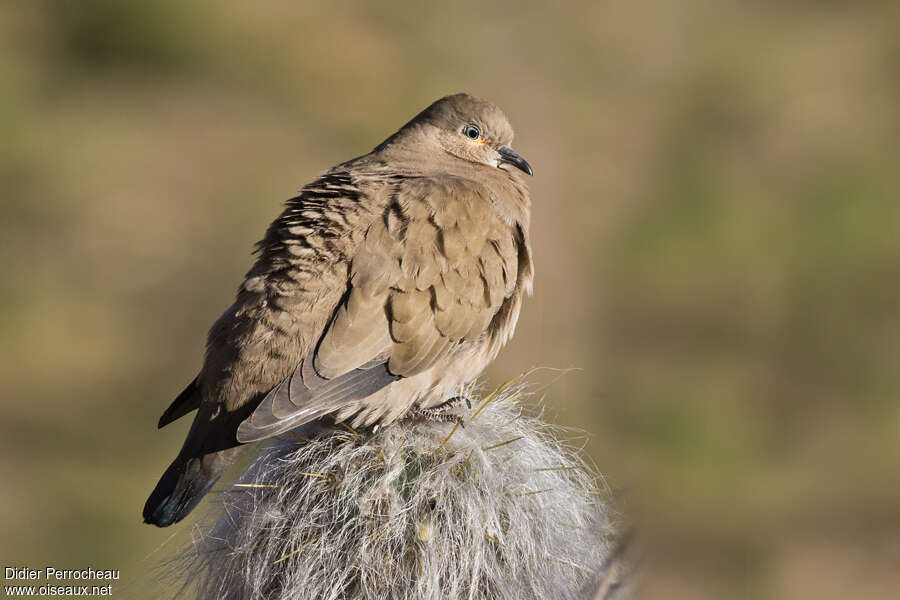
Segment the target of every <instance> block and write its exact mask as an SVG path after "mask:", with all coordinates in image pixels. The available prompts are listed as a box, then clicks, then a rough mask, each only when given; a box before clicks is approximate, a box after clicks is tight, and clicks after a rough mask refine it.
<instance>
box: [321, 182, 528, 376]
mask: <svg viewBox="0 0 900 600" xmlns="http://www.w3.org/2000/svg"><path fill="white" fill-rule="evenodd" d="M517 270H518V249H517V243H516V239H515V234H514V231H513V228H511V227H510V226H509V225H507V224H506V223H505V222H503V221H502V220H501V219H500V217H499V216H497V214H496V212H495V211H494V210H493V208H492V204H491V198H490V194H489V192H488V190H486V189H485V188H483V187H482V186H479V185H477V184H475V183H474V182H470V181H467V180H464V179H460V178H451V177H445V178H441V179H434V178H418V179H409V180H405V181H404V182H403V183H402V184H401V185H399V186H398V188H397V189H396V191H395V194H394V196H393V198H392V201H391V202H390V203H388V205H387V207H386V208H385V211H384V213H383V215H382V216H381V218H379V219H377V220H375V221H374V222H373V223H372V224H371V226H370V227H369V230H368V231H367V232H366V236H365V240H364V241H363V243H362V245H361V246H360V248H359V250H358V252H357V254H356V255H355V256H354V258H353V261H352V264H351V269H350V288H349V290H348V293H347V297H346V300H345V301H344V302H343V303H342V305H341V306H340V308H339V310H338V311H337V313H336V314H335V317H334V319H333V320H332V322H331V324H330V325H329V327H328V329H327V330H326V332H325V335H324V336H323V337H322V340H321V342H320V344H319V346H318V348H317V350H316V356H315V362H314V365H315V369H316V371H317V372H318V373H319V374H320V375H322V376H323V377H327V378H333V377H338V376H341V375H343V374H345V373H347V372H348V371H350V370H351V369H354V368H356V367H358V366H359V365H360V364H363V363H365V362H367V361H369V360H371V359H372V357H373V356H374V355H376V354H379V353H385V352H386V354H387V360H388V364H387V366H388V371H389V372H391V373H393V374H395V375H400V376H402V377H410V376H412V375H415V374H417V373H421V372H422V371H425V370H427V369H429V368H430V367H432V366H433V365H434V364H435V363H436V362H437V361H439V360H440V359H441V358H443V357H444V356H446V355H447V353H448V352H449V351H450V349H451V348H452V347H453V346H454V345H455V344H457V343H459V342H461V341H463V340H475V339H477V338H479V337H480V336H482V335H484V334H486V333H487V332H488V329H489V325H490V323H491V320H492V319H493V317H494V315H495V314H496V313H497V311H498V310H499V308H500V306H501V304H502V302H503V300H504V299H505V298H506V297H508V296H509V295H511V294H512V293H513V290H514V289H515V285H516V276H517Z"/></svg>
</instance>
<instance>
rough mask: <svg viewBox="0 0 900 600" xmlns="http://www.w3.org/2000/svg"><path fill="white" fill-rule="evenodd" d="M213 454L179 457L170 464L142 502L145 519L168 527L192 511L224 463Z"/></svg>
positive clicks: (222, 468)
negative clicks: (143, 502) (151, 491)
mask: <svg viewBox="0 0 900 600" xmlns="http://www.w3.org/2000/svg"><path fill="white" fill-rule="evenodd" d="M215 454H218V453H214V454H209V455H206V456H203V457H194V458H183V457H181V456H179V457H178V458H176V459H175V461H174V462H173V463H172V464H171V465H169V468H168V469H166V472H165V473H163V475H162V477H160V479H159V483H157V484H156V488H155V489H154V490H153V493H151V494H150V497H149V498H147V503H146V504H144V522H145V523H150V524H152V525H156V526H157V527H168V526H169V525H172V524H173V523H177V522H178V521H180V520H182V519H183V518H184V517H185V516H187V514H188V513H189V512H191V511H192V510H193V509H194V507H195V506H197V504H199V503H200V500H201V499H202V498H203V496H205V495H206V493H207V492H208V491H209V490H210V489H212V486H213V485H215V483H216V481H218V480H219V477H220V476H221V475H222V472H223V471H224V470H225V468H226V467H227V464H222V463H223V462H224V461H221V460H216V459H217V458H218V457H217V456H215Z"/></svg>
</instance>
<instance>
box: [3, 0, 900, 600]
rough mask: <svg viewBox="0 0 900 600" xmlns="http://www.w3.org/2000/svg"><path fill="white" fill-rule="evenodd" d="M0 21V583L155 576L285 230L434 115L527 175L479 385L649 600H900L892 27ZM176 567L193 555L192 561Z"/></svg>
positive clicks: (896, 73) (358, 6)
mask: <svg viewBox="0 0 900 600" xmlns="http://www.w3.org/2000/svg"><path fill="white" fill-rule="evenodd" d="M787 4H788V3H779V2H768V1H763V2H740V1H736V0H732V1H726V2H721V1H720V2H712V1H702V0H695V1H689V2H678V3H665V2H659V3H643V2H637V3H635V2H583V3H547V2H530V1H522V0H519V1H516V2H506V1H495V2H490V3H482V2H461V3H453V4H452V6H451V5H450V4H449V3H433V4H432V3H419V2H398V3H393V4H390V5H386V4H381V3H378V4H375V3H370V2H365V1H363V0H359V1H357V2H329V3H301V2H288V1H280V2H279V1H270V2H265V3H247V2H242V1H239V0H215V1H213V0H191V1H183V0H178V1H176V0H145V1H143V2H118V1H116V0H78V1H75V0H70V1H56V2H53V1H50V0H35V1H32V2H4V3H3V4H2V5H0V81H2V82H3V83H2V85H0V203H2V204H0V206H2V210H0V215H2V219H0V251H2V264H0V269H2V272H0V336H2V347H0V399H2V400H0V402H2V403H0V481H2V485H0V514H2V515H3V518H2V523H3V524H2V528H3V532H2V536H0V562H2V564H3V566H11V565H15V566H30V567H35V568H39V567H43V566H44V565H54V566H57V567H59V568H84V567H88V566H91V567H95V568H116V569H121V570H122V579H123V581H122V582H121V583H117V584H116V585H114V586H113V588H114V589H113V593H114V597H121V598H139V599H143V598H147V599H149V598H157V597H160V594H161V591H160V590H159V589H157V588H155V587H154V586H155V585H156V584H154V582H153V580H152V579H151V578H150V576H149V575H148V570H149V569H150V567H152V565H154V564H155V563H157V562H158V561H160V560H163V559H165V558H166V557H168V556H170V555H171V554H172V552H174V551H175V550H176V549H177V548H178V547H180V546H181V545H182V544H183V543H185V542H186V540H187V539H188V536H189V535H190V528H191V525H190V523H182V524H181V525H179V526H177V527H174V528H171V529H168V530H159V529H156V528H151V527H149V526H146V525H143V524H142V523H141V518H140V511H141V507H142V506H143V503H144V500H145V498H146V496H147V494H148V493H149V492H150V490H151V489H152V487H153V485H154V484H155V483H156V481H157V478H158V476H159V475H160V473H161V472H162V470H163V469H164V467H165V466H166V465H167V464H168V463H169V461H170V459H171V458H172V457H173V456H174V454H175V452H176V451H177V449H178V447H179V446H180V444H181V441H182V439H183V436H184V435H185V433H186V430H187V427H188V425H189V423H188V420H185V421H179V422H178V423H176V424H175V425H172V426H171V427H169V428H166V429H165V430H162V431H157V430H156V420H157V418H158V417H159V414H160V413H161V411H162V410H163V409H164V408H165V407H166V406H167V405H168V403H169V402H170V401H171V400H172V398H174V396H175V395H176V394H177V393H178V392H180V391H181V389H182V388H183V386H184V385H185V384H186V383H187V382H189V381H190V380H191V379H192V378H193V377H194V375H195V374H196V372H197V369H198V368H199V365H200V361H201V357H202V351H203V345H204V341H205V335H206V331H207V329H208V327H209V326H210V325H211V323H212V321H213V320H214V319H215V318H216V317H217V316H218V315H219V313H220V312H221V311H222V310H223V309H224V308H225V307H227V306H228V305H229V304H230V303H231V301H232V298H233V294H234V292H235V289H236V287H237V285H238V283H239V282H240V280H241V278H242V276H243V274H244V272H245V271H246V270H247V269H248V268H249V266H250V264H251V257H250V251H251V248H252V245H253V243H254V242H255V241H256V240H257V239H259V238H260V237H261V236H262V234H263V232H264V229H265V227H266V225H267V224H268V223H269V222H270V221H271V220H272V219H273V218H274V217H275V216H276V215H277V214H278V213H279V211H280V210H281V203H282V202H283V201H284V200H286V199H287V198H289V197H291V196H292V195H293V194H294V192H295V191H296V190H297V189H299V188H300V187H301V186H302V185H303V184H305V183H306V182H308V181H309V180H310V179H311V178H312V177H313V176H314V175H316V174H317V173H319V172H320V171H322V170H324V169H326V168H327V167H329V166H331V165H332V164H334V163H337V162H339V161H342V160H345V159H348V158H351V157H353V156H356V155H359V154H363V153H365V152H367V151H369V150H370V149H371V148H372V147H374V146H375V145H376V144H377V143H378V142H380V141H381V140H382V139H383V138H384V137H386V136H387V135H388V134H390V133H391V132H393V131H394V130H395V129H396V128H397V127H399V126H400V125H401V124H403V123H404V122H406V120H408V119H409V118H410V117H411V116H412V115H414V114H415V113H416V112H418V111H419V110H420V109H422V108H423V107H424V106H426V105H427V104H429V103H430V102H431V101H433V100H434V99H436V98H438V97H440V96H442V95H445V94H448V93H453V92H457V91H468V92H471V93H474V94H476V95H479V96H482V97H485V98H488V99H490V100H492V101H494V102H495V103H497V104H499V105H500V106H501V107H503V109H504V110H505V111H506V112H507V114H508V115H509V116H510V119H511V120H512V122H513V124H514V126H515V128H516V131H517V136H518V137H517V139H516V144H515V147H516V148H517V150H519V151H520V152H521V154H522V155H523V156H525V157H526V158H527V159H528V160H529V161H530V162H531V164H532V165H533V166H534V168H535V173H536V174H535V177H534V179H533V180H529V185H530V186H531V190H532V196H533V200H534V209H533V224H534V225H533V231H532V237H533V244H534V249H535V256H536V263H537V278H536V284H535V295H534V297H533V298H532V299H531V300H530V301H528V302H527V304H526V306H525V309H524V311H523V314H522V319H521V320H520V322H519V328H518V334H517V337H516V338H515V339H514V340H513V342H512V344H511V345H510V346H509V347H508V348H507V350H505V351H504V353H503V354H502V355H501V358H500V359H499V360H498V361H497V362H496V364H495V365H494V366H492V367H491V368H490V370H489V372H488V373H487V377H488V381H489V383H491V384H494V385H496V384H498V383H500V382H502V381H504V380H506V379H508V378H509V377H511V376H513V375H515V374H517V373H519V372H521V371H523V370H525V369H527V368H529V367H531V366H534V365H542V366H550V367H558V368H569V367H578V368H580V369H581V370H580V371H576V372H571V373H568V374H566V375H565V376H564V377H561V378H560V379H559V380H558V381H556V382H555V383H554V384H553V385H551V386H550V387H548V388H547V389H546V391H545V394H546V401H547V405H548V414H549V415H550V416H551V417H552V418H553V419H554V420H555V421H557V422H559V423H560V424H563V425H567V426H573V427H578V428H580V429H582V430H584V431H586V432H587V437H586V440H587V441H586V442H584V441H578V442H577V443H584V445H585V451H586V453H587V454H588V455H589V457H590V458H591V460H592V461H593V462H594V464H596V466H597V468H598V469H599V470H600V471H601V472H602V473H604V475H605V476H606V480H607V482H608V485H609V486H610V488H611V489H612V490H614V491H615V492H616V496H617V498H618V499H619V502H620V510H621V511H622V513H623V517H622V518H623V520H624V521H640V522H641V523H642V525H641V527H642V528H643V531H644V533H645V534H646V536H647V537H648V538H650V539H651V542H650V545H651V546H652V547H653V549H654V554H655V555H656V560H655V561H654V562H655V564H654V565H653V568H652V569H648V572H647V573H646V574H645V575H646V579H647V580H648V581H647V589H646V595H647V596H648V597H665V598H677V599H680V598H725V597H727V598H766V599H782V598H784V599H787V598H847V597H853V598H888V597H897V595H898V593H900V402H898V397H900V310H898V305H900V168H898V164H900V163H898V160H900V100H898V98H900V4H897V3H888V2H884V3H879V2H865V1H864V2H854V3H840V2H793V3H790V7H788V6H786V5H787ZM173 534H174V536H173Z"/></svg>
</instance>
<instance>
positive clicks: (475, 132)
mask: <svg viewBox="0 0 900 600" xmlns="http://www.w3.org/2000/svg"><path fill="white" fill-rule="evenodd" d="M463 135H464V136H466V137H467V138H469V139H470V140H477V139H478V138H480V137H481V130H480V129H478V127H477V126H475V125H466V126H465V127H463Z"/></svg>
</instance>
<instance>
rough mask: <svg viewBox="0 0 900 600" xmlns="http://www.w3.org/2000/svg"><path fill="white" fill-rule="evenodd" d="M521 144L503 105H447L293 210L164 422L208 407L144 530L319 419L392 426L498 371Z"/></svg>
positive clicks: (327, 180) (521, 202)
mask: <svg viewBox="0 0 900 600" xmlns="http://www.w3.org/2000/svg"><path fill="white" fill-rule="evenodd" d="M512 137H513V132H512V128H511V126H510V125H509V122H508V121H507V119H506V116H505V115H504V114H503V112H501V111H500V109H498V108H497V107H496V106H494V105H493V104H490V103H488V102H486V101H483V100H480V99H478V98H475V97H473V96H469V95H467V94H456V95H453V96H448V97H446V98H442V99H440V100H438V101H437V102H435V103H434V104H432V105H431V106H429V107H428V108H426V109H425V110H424V111H422V112H421V113H420V114H419V115H417V116H416V117H415V118H413V120H411V121H410V122H409V123H407V124H406V125H404V126H403V127H402V128H401V129H400V130H399V131H397V132H396V133H395V134H393V135H392V136H391V137H389V138H388V139H387V140H385V141H384V142H383V143H381V144H380V145H379V146H378V147H376V148H375V149H374V150H373V151H372V152H370V153H369V154H366V155H365V156H361V157H359V158H355V159H353V160H350V161H348V162H345V163H342V164H340V165H338V166H336V167H333V168H331V169H329V170H328V171H326V172H325V173H323V174H322V175H321V176H319V177H318V178H317V179H316V180H315V181H313V182H312V183H310V184H309V185H307V186H306V187H304V188H303V190H302V191H301V193H300V195H299V196H297V197H296V198H294V199H292V200H290V201H288V203H287V207H286V208H285V210H284V212H282V214H281V215H280V216H279V217H278V218H277V219H276V220H275V222H273V223H272V225H271V226H270V227H269V229H268V231H267V232H266V236H265V238H264V239H263V240H262V241H261V242H259V244H258V253H259V257H258V259H257V261H256V264H255V265H254V266H253V268H252V269H251V270H250V272H249V273H247V276H246V279H245V281H244V283H243V284H242V285H241V287H240V289H239V291H238V295H237V301H236V302H235V303H234V304H233V305H232V306H231V307H230V308H229V309H228V310H226V311H225V313H224V314H223V315H222V316H221V317H219V319H218V321H216V323H215V324H214V325H213V327H212V329H211V330H210V333H209V340H208V342H207V352H206V360H205V361H204V364H203V368H202V369H201V371H200V374H199V375H198V376H197V378H196V379H195V380H194V381H193V382H192V383H191V384H190V385H189V386H188V387H187V389H185V391H184V392H182V394H181V395H179V397H178V398H176V400H175V402H173V404H172V406H170V407H169V409H168V410H167V411H166V412H165V413H164V414H163V416H162V418H161V419H160V424H159V425H160V427H162V426H164V425H166V424H167V423H169V422H171V421H173V420H175V419H177V418H178V417H180V416H183V415H184V414H187V413H188V412H190V411H191V410H194V409H199V410H198V412H197V415H196V417H195V419H194V423H193V425H192V427H191V429H190V432H189V433H188V437H187V439H186V440H185V443H184V447H183V448H182V450H181V453H180V454H179V455H178V457H177V458H176V460H175V462H173V463H172V465H171V466H170V467H169V469H168V470H167V471H166V473H165V474H164V475H163V477H162V479H161V480H160V482H159V484H158V485H157V487H156V489H155V490H154V492H153V494H151V496H150V498H149V499H148V500H147V504H146V506H145V507H144V520H145V521H146V522H148V523H153V524H156V525H159V526H166V525H170V524H172V523H174V522H177V521H178V520H180V519H181V518H183V517H184V516H185V515H186V514H187V513H188V512H190V510H191V509H192V508H193V507H194V506H195V505H196V503H197V502H198V501H199V499H200V498H201V497H202V496H203V494H205V493H206V491H208V489H209V488H210V487H211V486H212V484H213V483H215V480H216V479H217V478H218V476H219V475H220V474H221V472H222V471H223V470H224V469H225V468H226V467H227V466H228V465H229V464H230V463H231V462H232V461H233V460H234V458H235V456H236V455H237V454H238V453H239V452H240V450H242V448H243V447H242V446H241V444H245V443H248V442H252V441H256V440H259V439H263V438H266V437H270V436H273V435H277V434H279V433H282V432H284V431H287V430H289V429H293V428H294V427H297V426H299V425H302V424H303V423H306V422H309V421H311V420H313V419H316V418H319V417H321V416H323V415H326V414H333V415H335V417H336V418H337V419H340V420H347V421H348V422H350V423H351V424H352V425H354V426H363V425H370V424H373V423H376V422H380V423H383V424H386V423H389V422H391V421H393V420H395V419H397V418H399V417H401V416H403V415H404V414H405V413H407V412H409V411H410V410H411V409H427V408H430V407H434V406H437V405H439V404H442V403H443V402H445V401H446V400H447V399H448V398H451V397H452V396H454V395H455V392H456V390H458V389H459V386H460V385H461V384H463V383H465V382H467V381H470V380H472V379H473V378H475V377H476V376H477V375H478V374H479V373H480V372H481V371H482V369H484V367H485V366H486V365H487V364H488V363H489V362H490V361H491V360H493V358H494V357H495V356H496V355H497V352H498V351H499V350H500V348H501V347H502V346H503V345H504V344H505V343H506V342H507V341H508V340H509V338H510V337H511V336H512V333H513V330H514V328H515V325H516V321H517V319H518V316H519V309H520V307H521V303H522V297H523V295H524V294H525V293H530V291H531V281H532V261H531V248H530V245H529V241H528V224H529V210H530V201H529V198H528V192H527V190H526V188H525V185H524V180H523V178H522V176H521V175H520V173H519V170H521V171H524V172H526V173H528V174H531V167H530V166H529V165H528V163H527V162H525V161H524V160H523V159H522V158H521V157H519V156H518V155H517V154H516V153H515V152H513V151H512V149H510V148H509V144H510V143H511V142H512Z"/></svg>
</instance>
